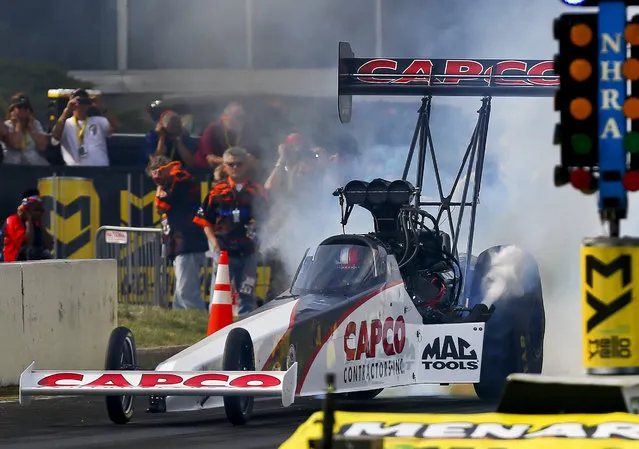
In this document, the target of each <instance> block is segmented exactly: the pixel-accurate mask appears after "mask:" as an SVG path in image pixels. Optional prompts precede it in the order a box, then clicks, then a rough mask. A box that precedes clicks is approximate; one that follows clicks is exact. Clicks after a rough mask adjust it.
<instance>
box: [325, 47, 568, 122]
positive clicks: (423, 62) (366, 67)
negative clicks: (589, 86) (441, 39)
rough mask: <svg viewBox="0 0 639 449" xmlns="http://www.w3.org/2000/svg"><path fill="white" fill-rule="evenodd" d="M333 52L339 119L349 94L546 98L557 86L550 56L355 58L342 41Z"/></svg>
mask: <svg viewBox="0 0 639 449" xmlns="http://www.w3.org/2000/svg"><path fill="white" fill-rule="evenodd" d="M338 53H339V55H338V58H339V60H338V81H337V93H338V96H339V97H338V98H339V100H338V102H339V106H338V107H339V114H340V120H341V121H342V123H347V122H349V121H350V116H351V108H352V96H353V95H411V96H430V95H432V96H467V97H481V96H487V97H552V96H553V95H554V93H555V91H556V90H557V88H558V86H559V76H557V75H556V74H555V73H554V64H553V61H550V60H537V59H397V58H390V59H389V58H356V57H355V54H354V53H353V50H352V49H351V46H350V44H349V43H348V42H340V43H339V50H338Z"/></svg>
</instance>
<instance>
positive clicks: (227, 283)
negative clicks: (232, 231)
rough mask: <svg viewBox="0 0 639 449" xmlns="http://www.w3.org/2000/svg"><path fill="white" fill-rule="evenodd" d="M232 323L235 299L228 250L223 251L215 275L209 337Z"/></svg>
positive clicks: (208, 330) (207, 332)
mask: <svg viewBox="0 0 639 449" xmlns="http://www.w3.org/2000/svg"><path fill="white" fill-rule="evenodd" d="M232 323H233V299H232V297H231V279H230V275H229V254H228V253H227V252H226V251H221V252H220V260H219V262H218V264H217V274H216V276H215V287H214V291H213V300H212V301H211V309H210V311H209V328H208V329H207V331H206V335H207V337H208V336H209V335H211V334H212V333H214V332H217V331H219V330H220V329H222V328H223V327H226V326H228V325H229V324H232Z"/></svg>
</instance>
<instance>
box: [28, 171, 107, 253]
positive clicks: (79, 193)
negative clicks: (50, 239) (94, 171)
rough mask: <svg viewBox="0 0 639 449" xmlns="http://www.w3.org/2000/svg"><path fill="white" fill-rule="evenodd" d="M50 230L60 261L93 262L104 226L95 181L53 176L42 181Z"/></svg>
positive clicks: (41, 186)
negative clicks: (100, 231)
mask: <svg viewBox="0 0 639 449" xmlns="http://www.w3.org/2000/svg"><path fill="white" fill-rule="evenodd" d="M38 189H39V190H40V195H41V196H42V199H43V202H44V206H45V210H46V214H45V218H44V223H45V226H46V228H47V231H48V232H49V233H50V234H51V235H53V236H54V238H55V239H56V248H55V251H56V255H57V257H58V258H60V259H93V258H94V257H95V249H94V247H95V234H96V232H97V231H98V228H99V227H100V197H99V196H98V193H97V192H96V190H95V187H94V186H93V181H91V180H90V179H85V178H72V177H51V178H42V179H39V180H38Z"/></svg>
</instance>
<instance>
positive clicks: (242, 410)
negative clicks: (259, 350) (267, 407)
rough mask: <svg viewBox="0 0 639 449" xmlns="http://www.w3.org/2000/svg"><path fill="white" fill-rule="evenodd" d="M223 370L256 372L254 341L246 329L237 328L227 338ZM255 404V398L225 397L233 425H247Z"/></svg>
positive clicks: (227, 413)
mask: <svg viewBox="0 0 639 449" xmlns="http://www.w3.org/2000/svg"><path fill="white" fill-rule="evenodd" d="M222 370H224V371H255V356H254V354H253V340H252V339H251V335H250V334H249V333H248V331H247V330H246V329H242V328H239V327H236V328H235V329H232V330H231V332H229V334H228V336H227V337H226V343H225V345H224V358H223V361H222ZM253 402H254V398H253V396H224V411H225V413H226V417H227V418H228V420H229V421H230V422H231V424H233V425H234V426H240V425H243V424H246V423H247V422H248V421H249V419H250V418H251V414H252V413H253Z"/></svg>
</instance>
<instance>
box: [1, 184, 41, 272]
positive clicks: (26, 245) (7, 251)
mask: <svg viewBox="0 0 639 449" xmlns="http://www.w3.org/2000/svg"><path fill="white" fill-rule="evenodd" d="M43 216H44V205H43V204H42V199H41V198H40V197H39V196H35V195H34V196H29V197H27V198H24V199H23V200H22V203H21V204H20V207H18V211H17V213H16V214H14V215H11V216H10V217H9V218H7V221H6V223H5V229H4V261H5V262H16V261H26V260H42V259H50V258H51V255H50V252H51V251H52V250H53V238H52V237H51V235H50V234H49V233H48V232H47V230H46V228H45V227H44V225H43V223H42V217H43Z"/></svg>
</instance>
